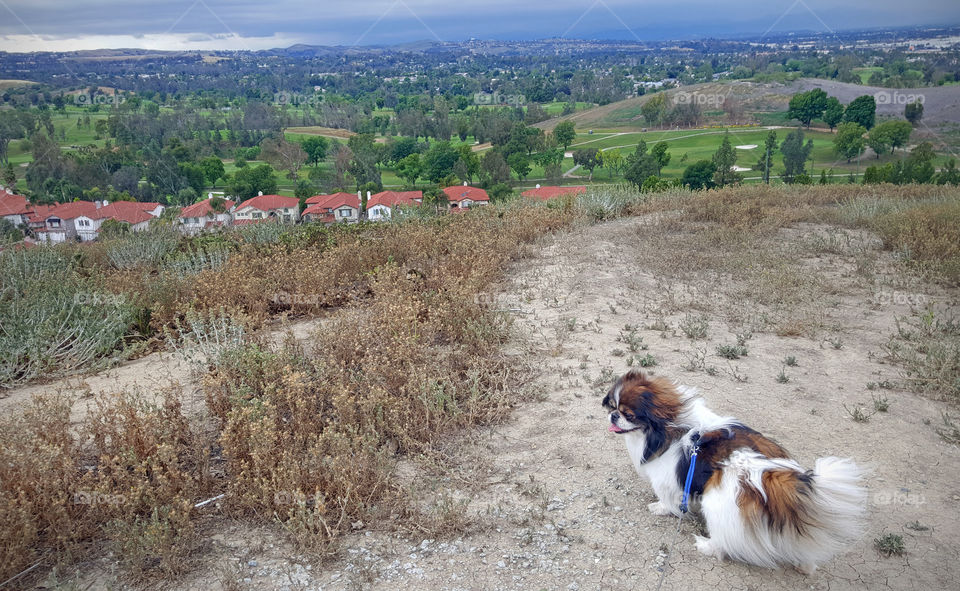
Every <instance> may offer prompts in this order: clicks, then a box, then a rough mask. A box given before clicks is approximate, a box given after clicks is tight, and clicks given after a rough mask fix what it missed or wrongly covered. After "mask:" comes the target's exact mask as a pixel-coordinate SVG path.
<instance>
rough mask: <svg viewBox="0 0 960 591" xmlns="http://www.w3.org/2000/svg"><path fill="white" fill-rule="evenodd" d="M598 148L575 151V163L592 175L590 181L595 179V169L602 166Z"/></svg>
mask: <svg viewBox="0 0 960 591" xmlns="http://www.w3.org/2000/svg"><path fill="white" fill-rule="evenodd" d="M597 154H598V152H597V149H596V148H581V149H579V150H574V151H573V163H574V164H576V165H578V166H580V167H581V168H585V169H586V170H587V172H589V173H590V179H591V180H592V179H593V169H594V168H596V167H597V165H598V164H600V160H599V158H598V156H597Z"/></svg>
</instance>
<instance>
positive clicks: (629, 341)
mask: <svg viewBox="0 0 960 591" xmlns="http://www.w3.org/2000/svg"><path fill="white" fill-rule="evenodd" d="M617 341H620V342H622V343H624V344H626V345H627V349H629V350H630V352H631V353H636V352H638V351H645V350H646V349H647V345H645V344H644V342H643V337H642V336H641V335H639V334H637V329H636V327H634V326H632V325H630V324H627V325H626V326H624V328H623V330H621V331H620V335H619V336H617Z"/></svg>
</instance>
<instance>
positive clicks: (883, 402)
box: [872, 396, 890, 412]
mask: <svg viewBox="0 0 960 591" xmlns="http://www.w3.org/2000/svg"><path fill="white" fill-rule="evenodd" d="M872 398H873V410H875V411H877V412H887V411H888V410H890V402H889V401H887V398H886V397H885V396H879V397H878V396H873V397H872Z"/></svg>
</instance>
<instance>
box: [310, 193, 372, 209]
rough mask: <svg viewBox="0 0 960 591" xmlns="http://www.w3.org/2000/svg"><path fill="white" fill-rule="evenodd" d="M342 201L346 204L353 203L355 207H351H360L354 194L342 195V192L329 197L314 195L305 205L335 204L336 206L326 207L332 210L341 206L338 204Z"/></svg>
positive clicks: (358, 200)
mask: <svg viewBox="0 0 960 591" xmlns="http://www.w3.org/2000/svg"><path fill="white" fill-rule="evenodd" d="M342 201H346V202H347V203H355V204H356V205H353V207H356V208H359V207H360V205H359V204H360V199H359V198H358V197H357V194H356V193H343V192H340V193H331V194H330V195H314V196H313V197H310V198H309V199H307V205H316V204H318V203H322V204H327V203H332V202H337V205H336V206H329V205H328V207H331V208H332V207H338V206H339V205H341V204H342V203H340V202H342Z"/></svg>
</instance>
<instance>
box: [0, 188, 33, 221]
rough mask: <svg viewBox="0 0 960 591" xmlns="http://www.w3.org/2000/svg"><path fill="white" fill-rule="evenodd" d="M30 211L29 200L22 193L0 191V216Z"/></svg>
mask: <svg viewBox="0 0 960 591" xmlns="http://www.w3.org/2000/svg"><path fill="white" fill-rule="evenodd" d="M28 213H30V202H29V201H27V198H26V197H24V196H23V195H17V194H16V193H10V192H8V191H7V190H3V191H0V216H5V215H26V214H28Z"/></svg>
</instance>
